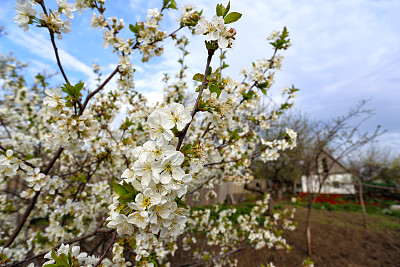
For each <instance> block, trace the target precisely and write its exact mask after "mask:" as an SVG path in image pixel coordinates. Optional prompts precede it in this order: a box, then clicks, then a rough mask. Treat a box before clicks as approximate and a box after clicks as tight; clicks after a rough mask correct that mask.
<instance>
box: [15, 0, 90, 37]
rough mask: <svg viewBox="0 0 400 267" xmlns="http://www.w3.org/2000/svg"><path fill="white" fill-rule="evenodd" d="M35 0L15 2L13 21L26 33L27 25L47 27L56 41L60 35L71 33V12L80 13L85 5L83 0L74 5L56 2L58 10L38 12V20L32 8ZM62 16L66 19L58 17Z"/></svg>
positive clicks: (60, 1) (18, 0) (72, 16)
mask: <svg viewBox="0 0 400 267" xmlns="http://www.w3.org/2000/svg"><path fill="white" fill-rule="evenodd" d="M36 2H38V1H35V0H29V1H27V0H17V3H16V5H15V10H16V11H17V16H16V17H15V18H14V21H15V22H16V23H18V26H19V27H21V28H23V29H24V31H28V29H29V24H33V23H37V24H38V25H40V26H41V27H47V28H48V29H49V30H50V31H51V32H52V33H55V34H57V38H58V39H62V33H69V32H71V28H70V26H71V21H70V20H68V19H73V18H74V14H73V11H76V10H77V9H78V13H79V14H81V13H82V9H86V8H87V5H86V4H85V3H84V2H83V0H77V1H76V4H73V3H67V0H57V5H58V9H57V10H53V11H50V12H39V17H40V18H41V19H39V18H37V17H36V13H37V10H36V9H35V8H34V6H37V4H36ZM61 14H62V15H64V16H65V17H67V18H68V19H64V20H63V19H62V18H61V17H60V15H61Z"/></svg>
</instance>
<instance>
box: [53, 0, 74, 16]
mask: <svg viewBox="0 0 400 267" xmlns="http://www.w3.org/2000/svg"><path fill="white" fill-rule="evenodd" d="M57 5H58V8H59V10H60V11H61V13H62V14H63V15H64V16H66V17H67V18H69V19H73V18H74V14H73V13H72V11H75V10H76V7H75V4H72V3H67V0H57Z"/></svg>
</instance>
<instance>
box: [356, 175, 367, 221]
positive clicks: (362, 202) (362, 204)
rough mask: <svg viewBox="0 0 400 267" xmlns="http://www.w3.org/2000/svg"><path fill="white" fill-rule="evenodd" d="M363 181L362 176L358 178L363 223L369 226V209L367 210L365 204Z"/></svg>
mask: <svg viewBox="0 0 400 267" xmlns="http://www.w3.org/2000/svg"><path fill="white" fill-rule="evenodd" d="M363 187H364V186H363V183H362V181H361V178H358V194H359V197H360V206H361V210H362V214H363V224H364V227H365V228H367V211H366V210H365V205H364V192H363Z"/></svg>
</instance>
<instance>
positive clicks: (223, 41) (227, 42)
mask: <svg viewBox="0 0 400 267" xmlns="http://www.w3.org/2000/svg"><path fill="white" fill-rule="evenodd" d="M195 33H196V34H202V35H206V36H207V38H208V39H209V40H211V41H218V47H219V48H227V47H231V46H232V44H233V40H235V35H236V30H235V29H234V28H230V29H229V30H228V29H227V28H226V26H225V23H224V18H223V17H222V16H217V15H214V16H213V17H212V20H211V21H208V20H206V19H205V18H204V17H202V18H201V19H200V20H199V22H198V24H197V25H196V27H195Z"/></svg>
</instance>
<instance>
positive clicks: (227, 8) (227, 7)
mask: <svg viewBox="0 0 400 267" xmlns="http://www.w3.org/2000/svg"><path fill="white" fill-rule="evenodd" d="M229 9H231V1H229V2H228V5H227V6H226V8H225V12H224V14H222V16H223V17H224V18H225V16H226V14H228V12H229Z"/></svg>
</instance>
